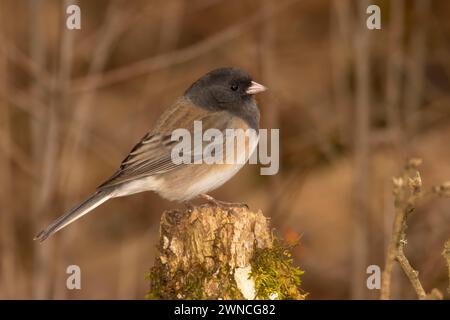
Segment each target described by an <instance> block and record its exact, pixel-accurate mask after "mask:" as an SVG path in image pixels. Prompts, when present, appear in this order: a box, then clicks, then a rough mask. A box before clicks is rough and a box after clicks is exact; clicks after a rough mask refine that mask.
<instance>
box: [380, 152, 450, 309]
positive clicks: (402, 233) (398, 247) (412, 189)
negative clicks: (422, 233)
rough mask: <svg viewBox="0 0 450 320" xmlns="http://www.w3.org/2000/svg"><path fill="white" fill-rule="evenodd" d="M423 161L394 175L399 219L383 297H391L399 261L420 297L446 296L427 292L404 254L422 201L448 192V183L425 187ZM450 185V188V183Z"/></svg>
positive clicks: (382, 287)
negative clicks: (410, 221)
mask: <svg viewBox="0 0 450 320" xmlns="http://www.w3.org/2000/svg"><path fill="white" fill-rule="evenodd" d="M421 163H422V160H421V159H410V160H408V162H407V164H406V166H405V169H404V172H403V174H402V175H401V176H400V177H394V178H393V185H394V198H395V218H394V227H393V230H392V235H391V239H390V241H389V246H388V252H387V255H386V262H385V268H384V271H383V275H382V284H381V295H380V299H383V300H386V299H389V298H390V287H391V278H392V269H393V266H394V261H395V260H397V261H398V262H399V264H400V266H401V268H402V270H403V272H404V273H405V274H406V276H407V277H408V279H409V281H410V283H411V285H412V287H413V288H414V290H415V292H416V294H417V297H418V298H419V299H442V294H441V293H440V291H439V290H437V289H433V290H431V292H430V293H429V294H427V293H426V291H425V290H424V288H423V286H422V284H421V282H420V279H419V272H418V271H416V270H414V268H413V267H412V266H411V264H410V262H409V261H408V259H407V257H406V255H405V253H404V247H405V245H406V244H407V239H406V229H407V227H408V225H407V221H408V218H409V217H410V215H411V214H412V212H414V210H415V207H416V204H417V202H418V200H420V199H421V198H423V197H424V196H426V195H429V194H436V195H441V193H442V194H445V192H447V191H446V190H447V189H446V188H447V184H443V185H441V186H438V187H433V188H432V189H431V191H430V192H424V191H423V190H422V179H421V177H420V173H419V171H418V167H419V166H420V164H421ZM448 186H449V187H448V189H449V190H450V184H448Z"/></svg>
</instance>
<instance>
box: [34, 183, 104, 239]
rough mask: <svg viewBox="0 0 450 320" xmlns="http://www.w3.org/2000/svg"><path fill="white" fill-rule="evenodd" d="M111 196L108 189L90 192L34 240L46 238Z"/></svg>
mask: <svg viewBox="0 0 450 320" xmlns="http://www.w3.org/2000/svg"><path fill="white" fill-rule="evenodd" d="M110 198H111V191H109V190H100V191H97V192H96V193H94V194H92V195H91V196H90V197H89V198H87V199H86V200H84V201H83V202H81V203H80V204H78V205H77V206H75V207H73V208H72V209H70V210H69V211H68V212H67V213H65V214H64V215H62V216H61V217H59V218H58V219H56V220H55V221H54V222H53V223H52V224H51V225H49V226H48V227H47V228H46V229H44V230H42V231H41V232H39V233H38V234H37V235H36V237H34V240H39V241H40V242H42V241H44V240H45V239H47V238H48V237H49V236H51V235H52V234H54V233H56V232H57V231H59V230H61V229H62V228H64V227H65V226H67V225H69V224H70V223H72V222H74V221H75V220H77V219H79V218H81V217H82V216H84V215H85V214H86V213H88V212H90V211H91V210H93V209H95V208H96V207H98V206H99V205H101V204H102V203H104V202H105V201H107V200H108V199H110Z"/></svg>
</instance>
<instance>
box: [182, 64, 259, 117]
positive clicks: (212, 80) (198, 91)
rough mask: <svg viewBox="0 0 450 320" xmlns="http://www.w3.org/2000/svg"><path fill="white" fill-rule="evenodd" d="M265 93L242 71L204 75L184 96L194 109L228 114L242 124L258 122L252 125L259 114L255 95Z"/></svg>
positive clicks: (220, 71)
mask: <svg viewBox="0 0 450 320" xmlns="http://www.w3.org/2000/svg"><path fill="white" fill-rule="evenodd" d="M265 90H266V88H265V87H264V86H262V85H260V84H258V83H256V82H254V81H252V78H251V77H250V75H249V74H248V73H246V72H245V71H243V70H241V69H238V68H221V69H216V70H213V71H211V72H209V73H207V74H205V75H204V76H203V77H201V78H200V79H198V80H197V81H196V82H194V84H192V85H191V86H190V87H189V89H187V90H186V92H185V93H184V94H185V96H186V97H187V98H189V100H191V101H192V102H193V103H194V104H195V105H197V106H200V107H203V108H206V109H209V110H212V111H220V110H227V111H229V112H231V113H233V114H236V115H238V116H241V117H243V118H244V119H245V120H249V119H248V118H249V117H253V118H257V119H254V120H252V121H251V122H255V120H256V121H259V112H258V108H257V106H256V102H255V99H254V95H255V94H256V93H258V92H262V91H265ZM252 113H253V114H254V115H253V114H252ZM255 113H256V114H255ZM251 125H252V126H253V125H254V123H252V124H251Z"/></svg>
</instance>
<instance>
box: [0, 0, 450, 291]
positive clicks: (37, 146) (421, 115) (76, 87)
mask: <svg viewBox="0 0 450 320" xmlns="http://www.w3.org/2000/svg"><path fill="white" fill-rule="evenodd" d="M70 3H73V1H59V0H48V1H38V0H35V1H32V0H30V1H26V0H23V1H12V0H0V182H1V183H0V218H1V221H0V298H6V299H10V298H24V299H31V298H40V299H42V298H63V299H80V298H87V299H94V298H101V299H124V298H127V299H142V298H143V297H144V295H145V293H146V290H147V288H148V283H147V282H146V281H145V280H144V272H145V271H146V270H148V268H149V267H150V266H151V265H152V264H153V259H154V255H155V245H156V241H157V239H158V224H159V217H160V215H161V212H162V211H163V210H165V209H169V208H174V207H176V206H177V204H175V203H170V202H167V201H164V200H162V199H161V198H159V197H158V196H157V195H155V194H152V193H142V194H137V195H133V196H130V197H127V198H121V199H114V200H112V201H110V202H108V203H106V204H105V205H103V206H101V207H100V208H98V209H96V210H95V211H94V212H93V213H91V214H90V215H89V216H87V217H85V218H83V219H82V220H80V221H77V223H75V224H73V225H71V226H70V227H68V228H67V229H64V231H63V232H60V233H58V234H57V235H56V236H55V237H53V238H51V239H49V240H48V241H46V242H45V243H44V244H42V245H40V244H38V243H35V242H33V241H32V238H33V236H34V235H35V233H36V232H37V231H38V230H40V229H41V228H42V227H44V226H46V225H47V224H48V223H49V222H50V221H51V220H53V219H54V218H56V217H57V216H59V215H60V214H62V213H63V212H64V210H66V209H67V208H69V207H71V206H72V205H73V204H75V203H76V202H77V201H80V200H81V199H82V198H83V197H85V196H87V195H88V194H89V193H90V192H92V191H93V190H94V188H95V187H96V186H97V185H98V184H100V183H101V182H102V181H103V180H104V179H106V178H107V177H109V175H110V174H112V173H113V171H115V169H116V168H117V166H118V165H119V163H120V161H121V160H122V159H123V158H124V157H125V156H126V154H127V152H128V151H129V150H130V149H131V147H132V146H133V144H134V143H135V142H137V141H138V139H140V138H141V137H142V136H143V135H144V134H145V133H146V132H147V131H148V130H149V129H150V128H151V126H152V124H153V123H154V121H155V119H156V118H157V117H158V115H159V114H160V113H161V112H162V110H163V109H164V108H165V107H166V106H168V105H170V104H171V102H172V101H174V99H175V98H176V97H177V96H179V95H181V94H182V93H183V91H184V90H185V89H186V88H187V87H188V86H189V85H190V84H191V83H192V82H193V81H194V80H196V79H197V78H198V77H200V76H201V75H202V74H204V73H206V72H208V71H210V70H212V69H214V68H217V67H223V66H238V67H241V68H244V69H245V70H247V71H248V72H250V73H251V74H252V75H253V77H254V79H255V80H256V81H258V82H260V83H263V84H264V85H266V86H268V87H269V88H270V90H269V91H268V92H267V93H265V94H262V95H260V96H259V97H258V100H259V105H260V108H261V111H262V127H264V128H280V138H281V141H280V152H281V155H280V157H281V158H280V163H281V166H280V172H279V174H278V175H276V176H260V175H259V167H258V166H255V165H252V166H246V168H245V169H244V170H242V171H241V172H240V173H239V174H238V175H236V176H235V177H234V178H233V179H232V180H230V181H229V182H228V183H227V184H226V185H224V186H223V187H222V188H220V189H219V190H217V191H215V192H213V195H214V196H216V197H218V198H219V199H223V200H228V201H244V202H247V203H248V204H249V205H250V207H251V208H254V209H258V208H261V209H262V210H263V211H264V213H265V214H266V215H267V216H269V217H271V219H272V224H273V227H274V228H276V232H277V233H278V234H279V235H280V236H282V237H284V238H285V239H286V240H287V241H288V242H289V241H295V239H297V238H298V237H300V245H299V246H298V247H297V248H296V249H295V250H294V256H295V261H296V263H297V264H298V265H299V266H300V267H301V268H302V269H303V270H305V271H306V272H305V274H304V276H303V285H302V286H303V288H304V290H305V291H307V292H309V293H310V296H309V297H310V298H311V299H331V298H342V299H351V298H372V299H374V298H377V297H378V294H379V293H378V291H377V290H374V291H369V290H367V288H366V286H365V279H366V277H367V275H366V274H365V270H366V267H367V266H368V265H371V264H376V265H380V266H382V265H383V261H384V253H385V248H386V244H387V239H388V236H389V234H390V230H391V225H392V215H393V199H392V195H391V177H392V176H393V175H395V174H398V172H399V171H400V170H401V167H402V165H403V163H404V160H405V159H406V158H407V157H409V156H418V157H421V158H423V160H424V165H423V168H422V178H423V181H424V185H425V186H426V187H430V186H431V185H433V184H438V183H441V182H443V181H445V180H450V147H449V141H450V126H449V123H450V94H449V89H450V81H449V72H450V59H449V54H450V19H449V18H450V2H449V1H445V0H434V1H427V0H416V1H413V0H408V1H401V0H395V1H393V0H391V1H375V2H374V3H376V4H378V5H380V7H381V14H382V29H381V30H373V31H368V30H367V28H366V27H365V19H366V18H367V15H366V13H365V9H366V8H367V5H368V4H369V3H368V2H367V1H363V0H361V1H350V0H339V1H337V0H336V1H325V0H320V1H318V0H308V1H306V0H303V1H295V0H283V1H275V0H263V1H256V0H244V1H224V0H191V1H187V0H186V1H182V0H170V1H159V0H152V1H98V0H96V1H87V0H86V1H79V2H78V4H79V5H80V7H81V15H82V20H81V25H82V29H81V30H74V31H69V30H67V29H66V28H65V19H66V17H67V16H66V14H65V8H66V6H67V5H68V4H70ZM370 4H372V2H371V3H370ZM449 226H450V201H448V200H447V201H446V200H445V199H442V200H441V199H437V200H436V199H433V200H426V201H423V202H421V205H420V206H419V208H418V210H417V213H416V214H415V215H414V216H413V218H412V220H411V222H410V227H409V229H408V234H409V236H408V238H409V240H410V241H409V243H408V246H407V255H408V256H409V257H410V260H411V263H412V264H413V265H414V267H415V268H417V269H418V270H420V277H421V279H422V280H423V284H424V286H425V289H426V290H427V291H429V290H430V289H431V288H432V287H437V288H439V289H440V290H442V291H445V288H446V286H447V281H448V279H446V269H445V265H444V260H443V259H442V257H441V255H440V253H441V251H442V246H443V243H444V241H445V240H446V239H448V238H449V237H450V227H449ZM70 264H77V265H79V266H80V267H81V272H82V284H81V285H82V290H80V291H76V290H74V291H68V290H66V287H65V280H66V277H67V275H66V274H65V268H66V267H67V266H68V265H70ZM394 279H395V283H394V284H393V285H394V287H393V290H394V292H393V297H394V298H402V299H406V298H414V297H415V295H414V291H413V290H412V289H411V287H410V285H409V283H408V282H407V281H406V280H405V276H404V275H403V274H402V273H401V272H400V271H399V270H396V271H395V273H394ZM447 298H448V296H447Z"/></svg>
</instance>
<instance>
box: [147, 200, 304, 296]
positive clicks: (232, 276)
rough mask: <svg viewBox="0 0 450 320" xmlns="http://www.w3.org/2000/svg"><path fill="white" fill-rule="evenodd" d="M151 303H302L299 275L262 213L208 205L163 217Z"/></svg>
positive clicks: (171, 212)
mask: <svg viewBox="0 0 450 320" xmlns="http://www.w3.org/2000/svg"><path fill="white" fill-rule="evenodd" d="M158 251H159V254H158V255H157V257H156V259H155V264H154V266H153V267H152V268H151V269H150V271H149V272H148V273H147V278H148V279H149V281H150V291H149V293H148V294H147V298H149V299H304V298H305V296H306V295H305V294H302V292H301V290H300V288H299V285H300V275H301V274H302V271H300V270H299V269H298V268H296V267H294V266H293V265H292V258H291V256H290V254H289V251H288V249H287V248H286V247H285V246H284V245H283V244H282V243H281V242H280V241H278V240H276V239H275V237H274V236H273V235H272V233H271V232H270V229H269V223H268V219H267V218H266V217H265V216H264V215H263V214H262V212H261V211H257V212H253V211H251V210H249V209H247V208H242V207H231V208H221V207H216V206H212V205H202V206H199V207H194V208H193V209H192V210H187V209H186V210H171V211H166V212H164V213H163V215H162V217H161V224H160V241H159V245H158Z"/></svg>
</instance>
